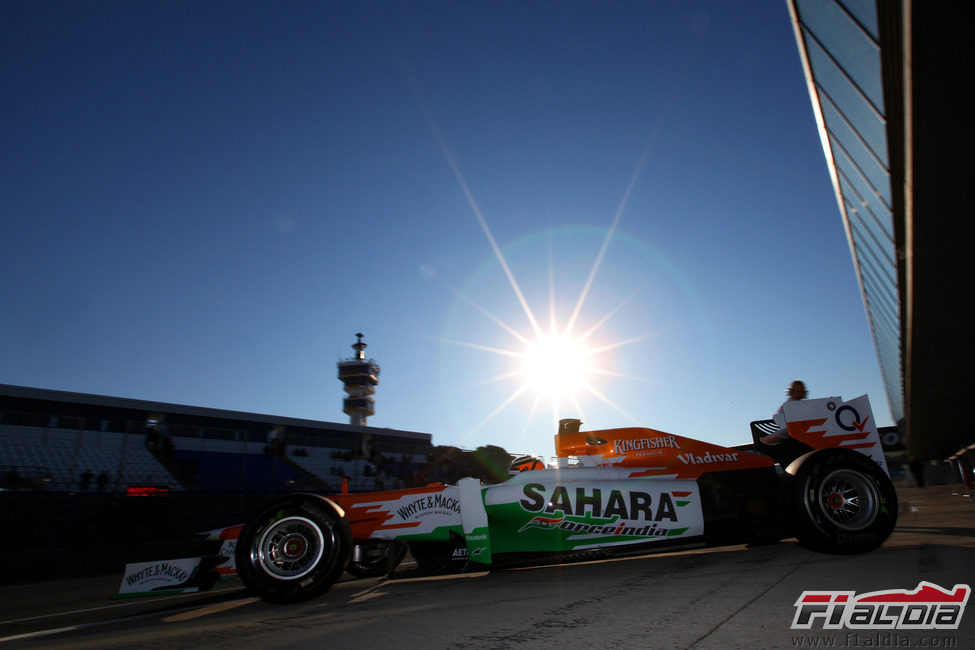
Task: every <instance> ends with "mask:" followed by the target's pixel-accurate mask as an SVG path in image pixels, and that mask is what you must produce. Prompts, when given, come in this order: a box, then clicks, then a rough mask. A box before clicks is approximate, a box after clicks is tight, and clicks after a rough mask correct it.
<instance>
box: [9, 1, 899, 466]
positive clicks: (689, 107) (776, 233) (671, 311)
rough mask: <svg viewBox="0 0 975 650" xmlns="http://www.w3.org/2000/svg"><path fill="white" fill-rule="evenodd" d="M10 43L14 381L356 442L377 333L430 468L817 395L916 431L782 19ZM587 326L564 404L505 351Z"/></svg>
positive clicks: (256, 13) (586, 19)
mask: <svg viewBox="0 0 975 650" xmlns="http://www.w3.org/2000/svg"><path fill="white" fill-rule="evenodd" d="M0 41H2V42H3V43H4V56H3V60H4V64H3V66H0V81H2V86H3V88H4V93H3V96H2V99H0V111H2V112H0V120H2V126H3V128H2V130H0V151H2V152H3V154H2V156H0V164H2V173H0V215H2V218H0V301H2V303H0V304H2V305H3V308H2V310H0V383H8V384H17V385H25V386H36V387H43V388H52V389H59V390H69V391H78V392H86V393H96V394H106V395H115V396H122V397H131V398H138V399H149V400H158V401H166V402H175V403H182V404H192V405H200V406H208V407H215V408H225V409H234V410H242V411H251V412H258V413H269V414H275V415H282V416H291V417H302V418H313V419H320V420H326V421H333V422H347V421H348V418H347V416H345V415H344V414H343V413H342V412H341V399H342V390H341V384H340V383H339V381H338V380H337V379H336V376H335V375H336V371H335V362H336V361H337V360H338V359H339V358H343V357H347V356H350V355H351V354H352V350H351V349H350V348H349V345H350V344H352V343H353V342H354V341H355V337H354V334H355V333H356V332H359V331H361V332H363V333H364V334H365V340H366V342H367V343H368V344H369V348H368V350H367V352H368V353H369V356H371V357H372V358H375V359H376V360H377V361H378V362H379V364H380V365H381V367H382V375H381V381H380V384H379V386H378V388H377V391H376V396H375V397H376V414H375V415H374V416H373V417H372V418H370V419H369V424H370V425H372V426H377V427H389V428H394V429H404V430H412V431H423V432H429V433H432V434H433V436H434V443H435V444H454V445H458V446H463V447H468V448H472V447H476V446H478V445H483V444H489V443H492V444H498V445H501V446H503V447H505V448H507V449H508V450H509V451H515V452H534V453H540V454H543V455H546V456H547V455H550V454H551V453H552V438H551V435H552V434H553V433H554V419H555V418H556V417H581V418H582V419H583V420H584V422H585V424H584V428H587V429H601V428H610V427H614V426H631V425H643V426H650V427H653V428H657V429H661V430H665V431H669V432H672V433H677V434H681V435H688V436H692V437H699V438H704V439H706V440H710V441H714V442H718V443H722V444H734V443H738V442H744V441H745V440H746V439H747V437H748V422H749V421H750V420H753V419H760V418H764V417H768V416H769V415H770V414H771V413H772V412H773V411H774V410H775V409H776V408H777V407H778V405H779V403H780V402H781V401H782V399H784V395H783V391H784V389H785V387H786V386H787V384H788V382H789V381H790V380H792V379H793V378H795V377H799V378H802V379H804V380H806V382H807V384H808V386H809V388H810V394H811V396H813V397H816V396H827V395H842V396H844V397H847V398H850V397H855V396H858V395H861V394H863V393H868V394H869V395H870V398H871V401H872V404H873V408H874V413H875V416H876V418H877V420H878V423H879V424H881V425H885V424H891V420H890V414H889V408H888V405H887V400H886V396H885V393H884V390H883V385H882V381H881V378H880V372H879V370H878V365H877V361H876V356H875V353H874V348H873V342H872V339H871V337H870V332H869V327H868V324H867V320H866V316H865V314H864V309H863V305H862V301H861V298H860V293H859V289H858V286H857V282H856V278H855V275H854V269H853V263H852V260H851V257H850V252H849V247H848V244H847V242H846V238H845V234H844V231H843V226H842V222H841V219H840V215H839V213H838V210H837V206H836V201H835V198H834V194H833V191H832V188H831V186H830V184H829V178H828V175H827V170H826V165H825V162H824V158H823V152H822V149H821V146H820V144H819V138H818V135H817V132H816V128H815V124H814V120H813V114H812V110H811V108H810V104H809V98H808V94H807V90H806V86H805V81H804V78H803V75H802V69H801V66H800V62H799V56H798V53H797V50H796V44H795V40H794V36H793V32H792V28H791V25H790V22H789V16H788V11H787V8H786V5H785V2H784V1H781V0H775V1H769V2H747V3H728V2H676V1H675V2H634V3H612V4H606V3H596V2H485V3H475V2H463V3H456V2H389V3H385V2H371V3H360V2H292V3H249V2H202V3H201V2H187V3H183V2H162V3H156V2H104V1H99V2H44V3H39V2H4V3H2V4H0ZM532 319H534V321H535V323H536V324H537V326H538V329H537V331H536V329H535V327H534V326H533V325H532ZM570 323H571V324H572V329H571V331H570V333H569V338H579V337H582V336H585V339H584V340H583V341H582V343H584V344H585V345H586V346H587V347H588V349H589V350H590V352H594V353H593V354H592V356H591V357H589V361H590V364H591V367H590V374H589V375H588V376H587V379H586V380H585V384H586V386H583V387H581V388H580V387H578V386H577V387H576V389H577V390H576V392H575V394H574V396H569V395H566V394H560V395H558V396H557V402H558V405H557V407H556V406H553V396H552V395H551V394H548V393H545V394H540V393H537V392H536V390H535V389H534V388H533V387H530V388H527V389H524V390H522V387H523V385H524V381H525V380H524V376H523V373H522V366H521V362H520V361H519V359H518V358H516V357H515V356H513V355H514V354H522V353H524V352H525V351H526V350H527V349H529V348H528V347H527V346H526V342H527V341H532V340H535V339H536V338H537V337H538V336H539V332H540V333H541V335H543V336H544V335H546V334H548V333H549V332H550V331H553V330H552V327H553V326H554V327H555V329H556V331H563V330H564V329H565V328H566V327H567V326H568V325H569V324H570ZM553 324H554V325H553Z"/></svg>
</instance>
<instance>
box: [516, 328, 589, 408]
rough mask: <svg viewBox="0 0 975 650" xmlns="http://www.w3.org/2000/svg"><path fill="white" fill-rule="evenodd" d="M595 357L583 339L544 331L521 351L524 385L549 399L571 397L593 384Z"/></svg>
mask: <svg viewBox="0 0 975 650" xmlns="http://www.w3.org/2000/svg"><path fill="white" fill-rule="evenodd" d="M592 357H593V351H592V350H591V349H590V348H589V347H588V346H587V345H586V344H585V342H584V341H583V340H582V339H581V338H571V337H568V336H565V335H563V334H543V335H541V336H539V337H538V338H536V339H535V340H534V341H529V342H528V343H527V344H526V346H525V350H524V353H523V354H522V357H521V377H522V380H523V382H524V387H525V388H527V389H529V390H531V391H533V392H534V393H535V394H536V395H538V396H540V397H544V398H548V399H554V400H558V399H560V398H571V397H573V396H574V395H576V394H578V393H579V392H581V391H583V390H586V389H587V388H588V387H589V386H590V385H591V384H590V382H591V380H592V376H593V373H594V367H593V363H592V361H593V359H592Z"/></svg>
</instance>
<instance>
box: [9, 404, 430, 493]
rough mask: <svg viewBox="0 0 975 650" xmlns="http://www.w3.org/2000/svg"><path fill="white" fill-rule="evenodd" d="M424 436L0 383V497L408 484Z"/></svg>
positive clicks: (423, 455)
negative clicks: (9, 493)
mask: <svg viewBox="0 0 975 650" xmlns="http://www.w3.org/2000/svg"><path fill="white" fill-rule="evenodd" d="M431 449H432V447H431V435H430V434H427V433H416V432H409V431H397V430H393V429H379V428H375V427H365V426H354V425H347V424H338V423H331V422H321V421H316V420H303V419H297V418H286V417H277V416H271V415H262V414H255V413H244V412H238V411H226V410H221V409H209V408H203V407H196V406H186V405H179V404H167V403H161V402H149V401H142V400H132V399H125V398H117V397H107V396H101V395H87V394H81V393H68V392H64V391H52V390H46V389H38V388H28V387H22V386H10V385H0V477H2V484H0V487H2V489H7V490H46V491H56V492H121V491H125V490H126V489H127V488H129V487H132V486H147V485H149V486H156V487H166V488H168V489H170V490H184V491H200V492H241V493H243V492H246V493H262V492H268V493H270V492H286V491H293V490H306V489H313V490H319V491H326V492H329V491H332V492H334V491H338V490H339V489H340V488H341V485H342V481H343V479H348V484H349V487H350V489H351V490H352V491H367V490H376V489H385V488H395V487H405V486H408V485H413V484H414V481H415V479H416V476H417V472H418V471H419V470H420V468H421V467H422V466H423V464H424V463H425V462H426V460H427V457H428V454H429V452H430V450H431Z"/></svg>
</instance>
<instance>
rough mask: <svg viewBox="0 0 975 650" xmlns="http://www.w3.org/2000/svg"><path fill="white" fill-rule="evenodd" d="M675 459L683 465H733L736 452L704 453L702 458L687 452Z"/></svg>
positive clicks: (736, 456) (735, 459)
mask: <svg viewBox="0 0 975 650" xmlns="http://www.w3.org/2000/svg"><path fill="white" fill-rule="evenodd" d="M677 458H679V459H680V461H681V462H682V463H684V464H685V465H702V464H706V463H734V462H737V460H738V452H737V451H733V452H728V453H722V454H718V453H714V454H712V453H711V452H710V451H708V452H705V453H704V455H703V456H698V455H697V454H692V453H691V452H687V453H686V454H677Z"/></svg>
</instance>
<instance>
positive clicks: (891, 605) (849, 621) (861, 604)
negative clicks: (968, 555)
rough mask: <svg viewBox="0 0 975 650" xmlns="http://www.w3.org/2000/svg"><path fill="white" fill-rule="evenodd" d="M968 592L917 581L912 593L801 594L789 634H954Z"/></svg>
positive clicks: (844, 592) (902, 591)
mask: <svg viewBox="0 0 975 650" xmlns="http://www.w3.org/2000/svg"><path fill="white" fill-rule="evenodd" d="M970 593H971V588H970V587H969V586H968V585H962V584H957V585H955V586H954V587H953V588H952V589H950V590H949V589H945V588H944V587H939V586H938V585H936V584H933V583H930V582H924V581H921V582H919V583H918V585H917V588H915V589H912V590H905V589H887V590H883V591H871V592H868V593H864V594H860V595H857V594H856V593H855V592H852V591H803V592H802V594H801V595H800V596H799V598H798V599H797V600H796V602H795V608H796V614H795V616H794V617H793V619H792V629H793V630H807V629H810V628H811V627H813V626H814V625H819V626H820V627H821V628H822V629H825V630H830V629H840V628H849V629H854V630H957V629H958V625H959V624H960V623H961V618H962V615H963V614H964V613H965V604H966V603H967V602H968V596H969V594H970Z"/></svg>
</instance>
